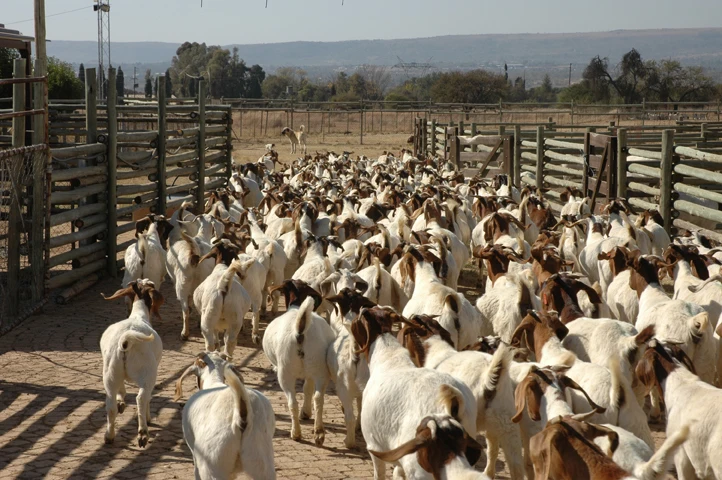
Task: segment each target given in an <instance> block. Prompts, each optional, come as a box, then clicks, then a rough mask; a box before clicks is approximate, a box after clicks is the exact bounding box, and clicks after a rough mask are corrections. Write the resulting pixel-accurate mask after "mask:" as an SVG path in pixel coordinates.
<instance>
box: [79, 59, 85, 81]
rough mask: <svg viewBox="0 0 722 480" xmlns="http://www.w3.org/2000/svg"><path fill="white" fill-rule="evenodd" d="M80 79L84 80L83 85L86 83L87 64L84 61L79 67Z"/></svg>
mask: <svg viewBox="0 0 722 480" xmlns="http://www.w3.org/2000/svg"><path fill="white" fill-rule="evenodd" d="M78 80H80V81H81V82H83V85H85V65H83V64H82V63H81V64H80V67H78Z"/></svg>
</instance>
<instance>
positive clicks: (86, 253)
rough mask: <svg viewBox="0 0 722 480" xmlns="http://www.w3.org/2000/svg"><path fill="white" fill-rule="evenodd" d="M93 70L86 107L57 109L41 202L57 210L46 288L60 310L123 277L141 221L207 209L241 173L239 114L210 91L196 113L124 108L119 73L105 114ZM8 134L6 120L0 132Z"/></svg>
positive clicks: (48, 237) (189, 108) (50, 229)
mask: <svg viewBox="0 0 722 480" xmlns="http://www.w3.org/2000/svg"><path fill="white" fill-rule="evenodd" d="M93 70H94V69H87V70H86V99H85V102H80V103H79V102H57V103H51V104H50V105H49V107H48V112H49V118H50V120H49V126H48V134H49V140H48V141H49V145H50V158H51V161H50V162H49V163H48V165H47V167H48V168H47V172H48V173H47V175H46V177H45V179H44V181H45V183H46V188H45V189H40V193H39V195H41V200H42V199H43V197H42V193H43V191H45V192H46V194H45V199H44V200H45V202H46V203H45V205H47V206H48V208H46V209H45V211H46V212H47V216H46V218H45V221H44V224H43V223H41V225H44V227H45V235H40V237H41V238H42V239H43V240H42V242H41V243H39V244H40V245H43V246H44V250H45V253H44V269H43V270H42V271H41V272H42V276H43V277H44V279H45V281H44V282H42V281H41V282H40V285H43V284H44V288H43V289H41V290H42V291H43V292H44V294H45V295H50V296H52V297H54V298H55V300H56V301H57V302H58V303H64V302H66V301H67V300H69V299H70V298H72V297H73V296H75V295H77V294H78V293H80V292H82V291H83V290H85V289H86V288H88V287H89V286H91V285H93V284H94V283H96V282H97V281H98V280H99V279H100V278H101V277H102V276H104V275H112V276H115V275H116V274H117V272H118V269H120V268H122V267H123V255H124V251H125V249H126V248H127V247H128V246H129V245H131V244H132V243H133V242H134V241H135V238H134V230H135V220H137V219H138V218H141V217H143V216H145V215H147V214H148V213H156V214H161V213H162V214H166V215H170V214H172V212H173V211H174V210H175V209H177V208H178V207H179V206H180V205H181V204H182V203H183V202H184V201H191V202H193V203H194V205H195V207H196V208H198V206H202V205H203V204H204V200H205V197H206V196H207V195H208V194H209V192H210V191H211V190H212V189H215V188H218V187H223V186H225V185H227V181H228V178H229V177H230V175H231V173H232V172H231V169H232V157H231V150H232V146H231V141H232V129H231V126H232V123H231V122H232V119H231V114H230V107H228V106H223V105H212V106H211V105H208V106H207V105H206V104H205V88H206V85H205V83H204V82H201V84H200V89H201V90H200V95H199V97H198V101H197V102H196V104H194V105H189V104H184V105H171V104H168V103H169V102H167V101H166V100H165V99H164V98H160V99H159V102H154V103H147V102H145V103H143V104H139V105H120V104H117V102H116V101H114V99H115V98H116V92H115V91H114V89H115V79H114V77H115V71H114V70H113V69H111V70H110V72H109V78H108V85H109V93H108V99H109V100H108V102H107V105H97V104H96V97H97V95H96V92H95V89H96V88H97V85H96V75H95V72H94V71H93ZM162 80H163V79H162V78H161V81H162ZM1 118H2V117H0V119H1ZM6 126H8V125H7V122H6V123H3V121H2V120H0V129H2V128H3V127H6ZM2 141H3V138H2V137H0V152H2V148H3V145H2ZM33 195H35V193H34V194H33ZM33 201H34V200H33ZM201 208H202V207H201ZM36 238H37V237H36ZM33 243H35V242H33Z"/></svg>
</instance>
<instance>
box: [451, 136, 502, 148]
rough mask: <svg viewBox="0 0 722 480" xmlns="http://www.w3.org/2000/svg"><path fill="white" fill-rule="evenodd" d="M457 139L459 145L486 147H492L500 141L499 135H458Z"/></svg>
mask: <svg viewBox="0 0 722 480" xmlns="http://www.w3.org/2000/svg"><path fill="white" fill-rule="evenodd" d="M457 138H458V139H459V145H486V146H487V147H494V146H495V145H496V144H497V143H499V140H500V136H499V135H476V136H473V137H468V136H465V135H459V136H457Z"/></svg>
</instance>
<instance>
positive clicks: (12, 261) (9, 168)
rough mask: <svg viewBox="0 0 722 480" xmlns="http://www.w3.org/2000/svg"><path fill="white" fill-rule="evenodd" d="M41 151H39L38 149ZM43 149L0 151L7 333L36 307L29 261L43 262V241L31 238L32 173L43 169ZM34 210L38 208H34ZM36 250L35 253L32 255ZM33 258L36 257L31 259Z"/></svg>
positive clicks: (0, 274) (0, 281)
mask: <svg viewBox="0 0 722 480" xmlns="http://www.w3.org/2000/svg"><path fill="white" fill-rule="evenodd" d="M39 147H40V148H39ZM44 147H45V146H38V147H25V148H17V149H10V150H0V193H1V196H0V329H1V330H2V331H6V330H8V329H10V328H12V327H13V326H15V325H16V324H17V323H19V322H20V321H21V320H22V319H24V318H25V317H27V316H28V315H30V314H31V313H32V312H33V311H34V310H35V309H36V308H37V307H38V306H39V304H38V303H37V301H35V299H34V298H33V289H34V277H33V270H32V259H33V258H34V257H35V258H40V259H41V261H42V259H43V258H44V252H43V249H44V247H45V242H44V241H43V238H42V236H41V238H36V239H34V238H32V224H33V221H32V215H33V214H37V215H40V216H43V215H44V210H45V209H44V208H42V209H40V211H37V212H33V211H32V208H33V202H32V199H33V197H34V195H40V196H43V197H44V192H43V191H40V192H33V171H35V170H36V169H41V170H42V169H44V162H45V152H44V150H43V149H44ZM35 206H36V207H37V205H35ZM35 249H38V251H37V252H36V251H34V250H35ZM34 254H35V255H34Z"/></svg>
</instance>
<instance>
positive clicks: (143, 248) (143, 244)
mask: <svg viewBox="0 0 722 480" xmlns="http://www.w3.org/2000/svg"><path fill="white" fill-rule="evenodd" d="M147 255H148V234H146V233H141V234H140V235H138V256H139V257H140V264H141V265H142V266H145V257H146V256H147Z"/></svg>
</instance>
